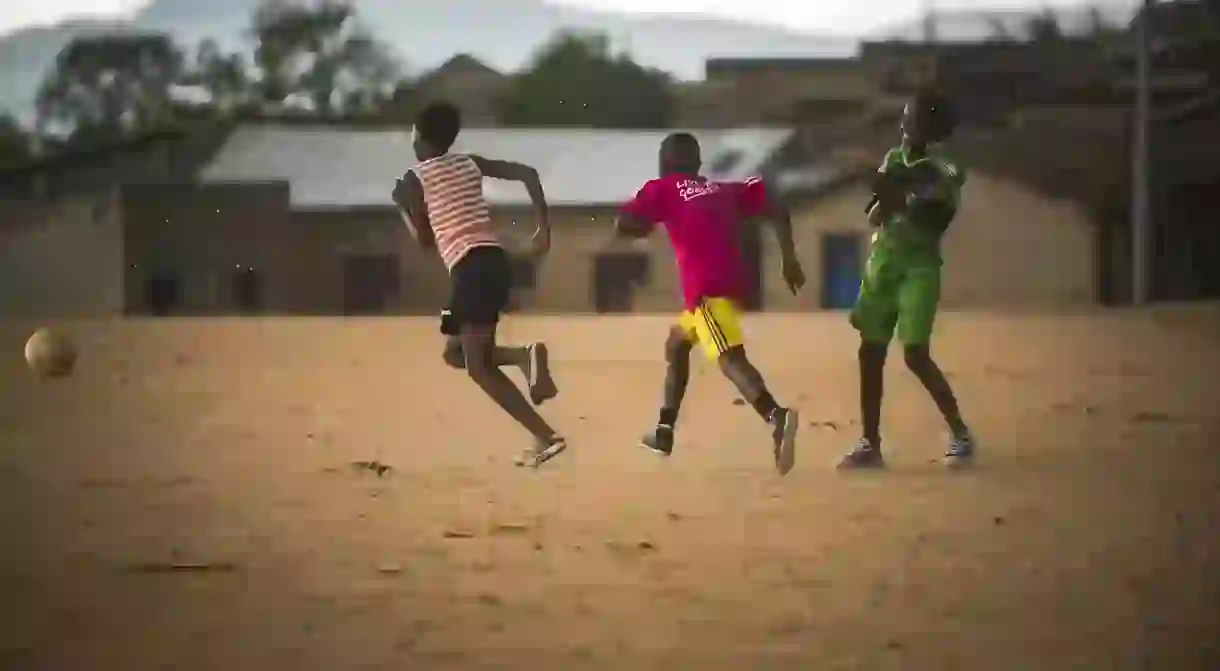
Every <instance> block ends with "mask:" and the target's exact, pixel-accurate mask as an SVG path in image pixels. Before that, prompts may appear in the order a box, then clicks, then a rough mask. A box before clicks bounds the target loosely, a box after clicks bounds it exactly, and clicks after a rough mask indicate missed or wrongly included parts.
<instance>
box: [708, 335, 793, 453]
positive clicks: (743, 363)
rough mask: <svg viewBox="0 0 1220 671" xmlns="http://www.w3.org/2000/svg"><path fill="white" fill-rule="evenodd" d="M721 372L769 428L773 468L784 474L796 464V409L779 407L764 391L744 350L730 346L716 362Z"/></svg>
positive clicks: (764, 387) (762, 384) (759, 375)
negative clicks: (773, 459)
mask: <svg viewBox="0 0 1220 671" xmlns="http://www.w3.org/2000/svg"><path fill="white" fill-rule="evenodd" d="M718 363H719V364H720V370H721V371H722V372H724V374H725V376H726V377H728V378H729V380H731V381H732V382H733V384H734V385H735V386H736V387H737V391H739V392H740V393H741V395H742V396H744V397H745V399H746V401H748V402H749V403H750V405H752V406H753V407H754V411H755V412H757V413H758V416H759V417H762V418H763V421H765V422H767V424H769V425H771V429H772V430H771V439H772V441H773V443H774V445H773V447H774V450H773V454H774V456H775V469H776V470H777V471H779V473H780V475H787V474H788V472H789V471H791V470H792V467H793V466H794V465H795V463H796V432H797V429H798V428H799V427H800V417H799V416H798V415H797V412H796V410H793V409H791V408H782V407H780V406H779V404H778V403H776V402H775V399H774V398H773V397H772V396H771V392H769V391H767V385H766V383H765V382H763V377H762V374H761V373H759V372H758V369H757V368H755V367H754V364H752V363H750V360H749V358H748V357H746V350H745V348H744V347H741V346H738V347H732V348H729V350H728V351H727V352H725V353H723V354H721V355H720V358H719V359H718Z"/></svg>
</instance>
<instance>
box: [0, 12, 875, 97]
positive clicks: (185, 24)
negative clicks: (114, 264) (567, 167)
mask: <svg viewBox="0 0 1220 671" xmlns="http://www.w3.org/2000/svg"><path fill="white" fill-rule="evenodd" d="M258 4H259V2H258V0H153V2H151V3H150V4H149V5H148V7H146V8H145V9H144V10H143V11H141V12H140V13H138V14H137V15H136V16H135V18H134V19H133V20H132V21H130V22H121V21H111V22H83V21H82V22H73V23H66V24H62V25H60V26H55V27H49V28H31V29H26V30H21V31H18V32H16V33H12V34H10V35H7V36H4V37H0V108H7V109H8V110H10V111H11V112H13V113H14V114H16V115H17V116H18V117H19V118H21V119H22V120H24V121H29V119H30V118H31V117H32V115H33V105H32V103H33V98H34V95H35V93H36V91H37V87H38V84H39V82H40V81H41V80H42V78H43V77H44V75H45V74H46V72H47V71H48V69H49V68H50V67H51V66H52V65H53V64H54V60H55V55H56V54H57V53H58V52H59V50H60V49H61V48H63V46H64V45H66V44H67V43H68V42H69V41H71V40H72V39H73V38H74V37H76V36H79V35H85V34H89V33H96V32H106V31H113V30H123V29H136V30H156V31H164V32H168V33H169V34H171V35H173V36H174V38H175V39H177V40H178V41H179V42H180V43H182V44H184V45H193V44H197V43H198V42H199V41H200V40H202V39H204V38H208V37H211V38H213V39H216V40H217V41H219V42H220V43H221V44H222V45H224V46H226V47H227V48H230V49H243V50H249V49H250V48H251V46H252V43H251V40H250V37H249V34H248V27H249V24H250V17H251V15H252V14H253V12H254V10H255V8H256V7H257V6H258ZM359 11H360V17H361V20H362V21H363V22H364V23H365V24H366V25H367V26H369V27H370V28H372V29H373V31H374V33H375V35H376V36H377V37H378V38H380V39H381V40H383V41H385V42H386V43H388V44H389V45H390V46H392V47H393V48H394V49H395V50H396V51H397V52H398V55H399V56H400V57H401V58H402V60H403V61H404V63H405V64H406V66H407V67H408V69H409V70H411V71H413V72H416V73H418V72H419V71H421V70H424V69H428V68H431V67H435V66H436V65H439V64H441V63H443V62H444V61H445V60H447V59H448V58H450V57H451V56H453V55H454V54H456V53H460V52H466V53H470V54H473V55H474V56H476V57H478V58H479V59H480V60H482V61H484V62H486V63H488V64H489V65H491V66H493V67H496V68H498V69H502V70H515V69H518V68H520V67H521V66H523V65H524V64H526V63H527V62H528V61H529V58H530V56H531V55H532V54H533V53H534V52H535V51H536V50H537V49H538V47H539V46H541V44H542V43H543V42H544V41H545V40H546V39H547V38H548V37H550V36H551V35H553V34H554V33H555V32H556V31H558V30H561V29H578V30H598V31H601V32H604V33H606V34H608V35H610V37H611V39H612V43H613V44H614V45H615V46H616V47H617V48H620V49H623V50H626V51H629V52H630V53H631V54H632V56H633V57H634V58H635V59H636V60H638V61H639V62H641V63H643V64H645V65H648V66H651V67H656V68H660V69H663V70H666V71H669V72H671V73H673V74H675V75H676V76H678V77H680V78H683V79H699V78H701V77H702V75H703V63H704V60H706V59H707V58H708V57H711V56H738V57H740V56H836V55H847V54H850V53H852V52H853V51H854V49H855V47H856V39H855V38H851V37H845V36H818V35H808V34H803V33H798V32H791V31H785V30H780V29H774V28H766V27H760V26H756V25H748V24H740V23H734V22H732V21H722V20H711V19H701V18H687V17H681V18H679V17H656V16H647V17H640V16H630V15H625V14H615V13H604V12H595V11H586V10H580V9H574V8H570V7H559V6H554V5H549V4H547V3H546V2H545V1H544V0H444V1H443V2H441V1H438V0H362V1H361V2H359Z"/></svg>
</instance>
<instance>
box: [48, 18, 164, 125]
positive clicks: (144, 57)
mask: <svg viewBox="0 0 1220 671" xmlns="http://www.w3.org/2000/svg"><path fill="white" fill-rule="evenodd" d="M182 65H183V58H182V54H181V52H180V51H179V50H178V48H177V47H176V46H175V45H174V43H173V41H172V40H171V39H170V38H169V37H168V36H166V35H160V34H126V35H107V36H99V37H80V38H76V39H74V40H73V41H72V42H70V43H69V44H68V45H67V46H66V47H64V48H63V50H61V51H60V52H59V56H58V57H57V58H56V61H55V69H54V70H53V71H52V72H51V74H50V75H49V76H48V77H47V79H46V80H44V81H43V83H42V86H41V87H40V88H39V91H38V112H39V113H38V124H39V128H40V129H42V128H45V127H46V126H47V124H56V125H63V126H66V127H67V128H69V129H72V132H73V136H74V137H77V138H89V137H93V138H99V139H100V138H104V137H111V138H112V137H113V136H115V135H120V134H123V133H125V132H129V131H133V130H137V129H146V128H150V127H155V126H157V125H159V124H163V123H165V122H167V121H168V120H169V119H170V118H171V117H172V104H171V103H172V101H171V99H170V89H171V87H172V86H173V84H174V83H175V82H176V81H178V79H179V77H180V75H181V74H182Z"/></svg>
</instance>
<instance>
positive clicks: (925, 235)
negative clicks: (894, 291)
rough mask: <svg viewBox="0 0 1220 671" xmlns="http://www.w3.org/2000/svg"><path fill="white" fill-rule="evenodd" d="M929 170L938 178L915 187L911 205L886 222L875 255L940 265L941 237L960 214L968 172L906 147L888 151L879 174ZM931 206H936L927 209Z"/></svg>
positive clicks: (881, 229) (876, 244) (948, 161)
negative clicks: (951, 221)
mask: <svg viewBox="0 0 1220 671" xmlns="http://www.w3.org/2000/svg"><path fill="white" fill-rule="evenodd" d="M929 169H930V173H931V174H932V175H933V177H934V178H933V179H931V180H930V181H928V180H925V181H924V182H923V183H920V184H918V185H917V186H915V188H914V190H913V192H912V194H911V196H910V197H909V198H908V200H907V206H906V207H905V208H904V209H903V210H901V211H899V212H896V213H894V214H893V215H891V216H890V217H889V218H888V219H887V220H886V221H884V222H883V223H882V225H881V228H880V230H878V231H877V234H876V235H875V236H874V237H873V241H874V243H873V245H874V247H873V249H874V253H881V254H884V255H886V256H895V257H902V258H904V259H907V260H909V261H911V262H914V263H920V262H923V263H933V264H936V265H939V264H940V262H941V258H940V238H941V235H942V234H943V232H944V230H945V228H946V227H947V226H948V224H949V220H952V218H953V217H954V216H955V215H956V214H957V209H958V206H959V204H960V203H961V192H962V186H963V185H964V184H965V183H966V175H965V172H964V171H963V170H962V169H961V168H960V167H959V166H958V165H957V164H956V163H954V162H953V161H952V160H950V159H949V158H947V157H945V156H943V155H931V154H924V155H918V156H917V155H913V153H912V152H911V151H910V150H908V149H907V148H905V147H902V146H898V147H894V148H893V149H890V150H889V151H888V152H886V154H885V160H884V161H883V162H882V164H881V167H880V168H878V172H883V173H901V172H903V171H908V170H919V171H921V172H923V171H929ZM925 174H927V173H925ZM928 204H935V205H936V207H926V206H927V205H928ZM946 217H947V219H946Z"/></svg>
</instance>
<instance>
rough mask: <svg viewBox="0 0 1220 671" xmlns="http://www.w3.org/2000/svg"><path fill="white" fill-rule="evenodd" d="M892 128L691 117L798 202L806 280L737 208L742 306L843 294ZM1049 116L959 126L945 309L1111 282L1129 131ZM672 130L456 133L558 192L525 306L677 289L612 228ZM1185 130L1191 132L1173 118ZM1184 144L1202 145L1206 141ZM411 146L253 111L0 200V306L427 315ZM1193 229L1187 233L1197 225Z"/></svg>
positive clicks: (514, 242)
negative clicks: (748, 263)
mask: <svg viewBox="0 0 1220 671" xmlns="http://www.w3.org/2000/svg"><path fill="white" fill-rule="evenodd" d="M887 128H888V129H887V130H886V133H885V135H882V134H881V133H880V132H879V131H878V130H877V129H873V130H870V131H869V132H867V133H864V134H862V135H861V136H860V137H859V138H857V139H858V140H859V142H858V143H857V144H855V145H853V144H852V143H851V142H850V140H851V138H850V137H844V138H840V139H839V140H838V141H837V142H835V143H828V144H827V145H826V146H824V147H822V148H821V150H820V153H818V155H817V156H815V157H813V158H810V159H807V160H803V161H801V162H799V163H793V162H791V161H790V160H789V159H788V158H786V157H787V156H788V155H789V153H790V152H789V149H790V148H791V146H792V145H793V142H794V141H795V138H796V135H795V134H794V133H793V132H792V131H790V130H787V129H736V130H705V131H697V132H696V134H697V135H698V136H699V137H700V139H701V140H702V142H703V145H704V150H705V161H706V165H707V168H708V171H709V173H710V174H711V175H712V176H713V177H715V178H721V179H740V178H744V177H746V176H748V175H752V174H758V173H761V174H763V175H764V176H766V177H768V178H769V179H770V180H771V182H772V184H774V185H775V187H776V189H777V191H779V192H780V193H782V194H783V197H784V198H785V200H787V201H788V202H789V203H790V204H791V205H792V207H793V212H794V225H795V228H796V238H797V243H798V247H799V249H800V251H801V254H802V258H803V260H804V262H805V264H806V270H807V275H808V276H809V280H810V282H809V286H808V289H807V291H806V292H805V293H804V295H802V296H801V297H799V298H795V299H794V298H792V297H790V296H788V295H787V292H786V290H785V289H784V288H783V287H782V283H781V282H780V281H779V276H778V273H777V272H776V271H774V270H773V265H774V264H773V261H774V260H775V259H774V253H775V248H774V244H773V243H772V242H770V240H769V237H770V236H769V235H767V234H765V233H764V234H760V233H759V229H758V228H755V227H748V228H747V229H746V236H745V240H744V243H745V246H746V250H747V254H748V257H749V258H751V259H755V260H757V261H758V263H756V264H755V267H756V269H757V270H758V274H757V278H758V279H757V282H756V285H755V289H756V291H755V292H754V297H753V299H752V300H751V305H750V306H749V307H752V308H756V309H758V308H761V309H768V310H784V309H841V308H844V307H847V306H848V305H849V304H850V302H851V300H852V299H853V298H854V295H855V291H856V286H857V284H858V280H859V276H860V272H861V266H862V263H863V260H864V257H865V254H866V252H867V241H868V236H869V233H870V231H869V230H868V228H867V224H866V222H865V217H864V214H863V211H862V208H863V206H864V204H865V202H866V201H867V199H868V194H867V187H868V176H869V175H870V174H872V173H873V171H874V170H875V166H876V164H877V162H878V160H879V156H880V153H881V151H882V149H883V148H882V147H881V146H879V144H881V143H882V141H883V140H885V139H886V138H889V137H892V134H891V133H892V132H893V128H892V126H890V127H887ZM1053 129H1057V130H1048V129H1047V128H1041V127H1039V124H1038V123H1036V122H1030V123H1028V124H1025V125H1024V126H1022V127H1019V128H1016V127H1014V128H1005V129H998V130H997V129H990V130H984V131H970V132H963V133H962V134H961V136H960V137H959V138H957V139H956V140H955V142H954V147H953V151H954V152H955V153H956V154H957V155H959V156H960V157H961V158H962V159H963V162H964V163H965V164H966V165H967V166H968V168H969V169H970V171H971V177H970V181H969V183H968V185H967V190H966V194H965V201H964V209H963V211H962V213H961V214H960V216H959V220H958V222H957V224H956V225H955V226H954V229H953V230H952V232H951V234H950V237H949V238H948V240H947V242H946V247H945V255H946V262H947V266H946V284H945V294H944V301H945V305H946V306H947V307H951V308H993V307H995V308H1004V307H1022V308H1039V307H1062V306H1076V305H1087V304H1093V303H1097V302H1099V301H1102V300H1106V299H1109V300H1111V301H1113V300H1115V299H1116V297H1117V298H1120V299H1121V297H1122V296H1123V292H1124V289H1123V287H1124V286H1125V284H1124V283H1126V282H1127V279H1126V278H1127V277H1128V276H1127V275H1125V274H1124V273H1125V269H1126V268H1128V267H1129V266H1130V246H1129V240H1130V235H1129V233H1128V232H1126V231H1128V230H1129V229H1125V228H1124V226H1125V222H1126V220H1127V219H1128V214H1127V211H1126V198H1125V197H1124V196H1123V194H1125V193H1126V192H1128V191H1129V181H1128V180H1129V172H1130V171H1129V170H1127V168H1126V166H1127V165H1128V164H1127V162H1126V157H1127V156H1128V153H1129V152H1128V148H1127V146H1126V144H1125V143H1124V142H1123V141H1122V139H1121V135H1118V136H1115V135H1113V134H1109V135H1108V134H1104V133H1095V134H1087V133H1083V132H1080V130H1079V129H1073V128H1068V129H1064V128H1063V127H1062V126H1060V125H1058V124H1055V125H1054V126H1053ZM1116 132H1117V133H1120V134H1121V133H1122V130H1121V129H1119V130H1118V131H1116ZM664 135H665V133H664V132H662V131H655V132H639V131H600V130H592V129H470V130H467V131H466V132H465V133H463V135H462V138H461V140H460V144H459V146H458V147H457V150H459V151H470V152H477V153H481V154H485V155H488V156H493V157H497V158H505V159H510V160H518V161H523V162H526V163H529V164H531V165H534V166H535V167H536V168H538V170H539V171H540V173H541V175H542V178H543V182H544V185H545V187H546V190H547V194H548V200H549V201H550V203H551V205H552V217H553V225H554V230H555V233H554V244H555V248H554V251H553V253H552V254H551V256H550V257H549V258H548V259H547V260H546V261H545V262H544V263H543V264H541V265H538V266H535V265H534V264H532V263H531V262H530V261H529V260H528V259H527V258H526V257H524V256H522V257H519V258H518V259H517V273H516V279H515V287H514V289H515V291H514V292H513V293H514V300H515V304H516V307H517V308H518V309H521V310H528V311H534V312H551V313H570V312H591V311H598V312H618V311H629V310H634V311H669V310H673V309H674V308H675V306H676V304H677V296H678V293H679V292H678V288H677V277H676V272H675V269H674V265H673V261H672V255H671V253H670V251H669V248H668V244H667V242H666V241H665V240H664V239H663V236H654V237H653V238H652V239H651V240H648V241H643V242H635V243H624V242H617V241H613V240H612V236H611V221H612V218H613V213H614V209H615V207H616V205H617V204H618V203H620V202H621V201H622V200H624V199H625V198H627V197H629V196H630V195H631V194H632V193H633V192H634V190H635V189H636V188H638V186H639V185H640V184H642V183H643V182H644V181H645V180H646V179H648V178H650V177H652V176H653V175H654V174H655V170H656V151H657V147H658V145H659V143H660V141H661V139H662V138H663V137H664ZM879 138H880V139H879ZM1178 141H1179V142H1181V143H1183V144H1186V145H1189V144H1190V142H1189V138H1187V137H1185V136H1183V138H1181V139H1180V140H1178ZM1164 146H1168V145H1164ZM1196 153H1197V154H1198V163H1199V165H1200V166H1203V165H1204V164H1206V163H1207V160H1206V159H1207V156H1206V152H1204V151H1202V150H1201V149H1200V150H1199V151H1197V152H1196ZM151 155H152V156H162V157H164V156H165V155H166V154H165V153H164V151H163V150H158V152H154V153H153V154H151ZM95 160H96V161H102V162H103V163H104V161H103V160H102V159H100V158H97V159H95ZM149 160H153V159H149ZM156 160H162V159H156ZM410 163H411V148H410V140H409V135H408V133H406V132H405V131H402V130H384V129H379V130H350V129H340V128H334V127H307V126H299V125H293V126H276V125H265V124H260V125H247V126H241V127H238V128H237V129H235V130H233V132H232V133H231V134H229V135H228V137H227V139H226V140H225V141H224V142H223V144H222V145H221V146H220V147H219V149H218V150H217V151H215V152H214V154H213V155H212V156H211V158H210V160H209V161H208V162H206V163H205V164H203V165H202V167H200V169H199V170H198V171H197V176H196V177H195V178H189V179H188V178H183V177H181V175H175V174H173V173H166V177H167V179H163V180H156V179H152V178H151V177H150V176H149V175H148V174H147V172H146V171H135V173H133V174H136V175H138V176H139V175H142V178H141V179H139V180H133V181H130V182H127V183H120V184H113V185H111V186H109V187H106V188H102V187H104V186H105V185H101V186H97V185H95V187H92V188H90V189H85V190H81V191H74V192H72V193H65V194H61V197H59V198H56V199H48V200H44V201H40V202H34V203H32V204H27V206H28V207H29V208H30V209H29V210H28V211H27V212H21V211H19V208H18V207H17V205H16V204H15V203H16V202H17V201H14V200H6V201H5V205H4V208H2V209H3V212H2V213H3V214H4V215H5V216H4V219H3V226H2V227H0V234H2V235H3V236H4V237H3V238H2V239H3V241H4V245H3V247H2V248H0V312H2V313H3V314H5V315H6V316H21V315H25V316H43V315H65V314H75V315H89V316H99V315H118V314H243V313H251V314H254V313H257V314H328V315H330V314H434V313H435V311H436V310H438V309H439V308H440V307H441V306H442V305H443V303H444V302H445V300H446V299H447V296H448V279H447V276H446V272H445V270H444V268H443V267H442V265H441V263H440V261H439V259H437V258H436V256H435V254H434V253H432V252H429V251H423V250H419V249H418V248H417V247H416V246H415V245H414V244H413V243H412V242H411V241H410V240H409V237H408V234H407V232H406V228H405V226H404V225H403V223H402V221H401V219H400V216H399V213H398V212H397V210H396V208H395V207H394V206H393V205H392V203H390V192H391V190H392V189H393V186H394V179H395V177H397V176H399V175H401V174H402V172H403V171H404V170H405V168H406V167H407V166H409V165H410ZM145 167H147V166H145ZM57 169H58V168H57ZM82 169H84V168H82ZM91 169H92V168H91ZM65 170H66V169H65ZM86 172H87V173H88V171H86ZM88 174H93V173H88ZM486 195H487V198H488V199H489V201H490V202H491V204H492V211H493V217H494V219H495V222H496V225H497V227H498V228H499V229H500V231H501V232H502V233H503V235H504V236H505V239H506V240H508V241H509V244H510V246H518V245H519V246H520V247H521V248H523V247H524V245H525V244H526V242H527V239H528V236H529V235H530V233H532V230H533V225H532V221H531V217H532V213H531V211H530V207H529V203H528V197H527V194H526V193H525V191H524V189H522V188H520V187H519V185H515V184H507V183H503V182H494V181H488V182H487V184H486ZM1203 201H1206V199H1203ZM1183 202H1184V201H1183ZM1201 202H1202V201H1201ZM1166 230H1167V231H1168V230H1170V229H1169V228H1168V227H1167V228H1166ZM1175 235H1178V234H1177V233H1175ZM1181 235H1185V234H1184V233H1182V234H1181ZM1200 235H1202V234H1200ZM1196 237H1198V236H1196ZM1198 239H1199V240H1200V241H1202V242H1196V243H1195V244H1196V247H1197V246H1198V245H1199V244H1204V243H1205V240H1204V238H1198ZM1199 258H1202V257H1199ZM1163 265H1164V267H1169V266H1174V267H1177V268H1179V270H1180V264H1177V265H1175V264H1163ZM1195 265H1199V264H1198V263H1196V264H1195ZM1166 272H1167V271H1166ZM1116 287H1117V288H1116Z"/></svg>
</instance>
